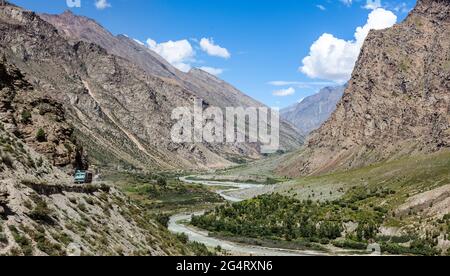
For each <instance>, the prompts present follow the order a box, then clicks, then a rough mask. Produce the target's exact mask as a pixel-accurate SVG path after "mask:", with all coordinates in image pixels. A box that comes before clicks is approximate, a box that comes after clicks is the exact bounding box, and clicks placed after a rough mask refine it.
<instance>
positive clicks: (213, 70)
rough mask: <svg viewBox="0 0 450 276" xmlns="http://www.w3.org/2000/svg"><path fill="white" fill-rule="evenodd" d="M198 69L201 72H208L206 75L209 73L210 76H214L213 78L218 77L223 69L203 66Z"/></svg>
mask: <svg viewBox="0 0 450 276" xmlns="http://www.w3.org/2000/svg"><path fill="white" fill-rule="evenodd" d="M199 69H201V70H203V71H205V72H208V73H210V74H211V75H214V76H218V75H220V74H222V73H223V69H221V68H214V67H208V66H203V67H200V68H199Z"/></svg>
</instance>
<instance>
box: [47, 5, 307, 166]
mask: <svg viewBox="0 0 450 276" xmlns="http://www.w3.org/2000/svg"><path fill="white" fill-rule="evenodd" d="M40 17H42V18H43V19H44V20H45V21H47V22H49V23H51V24H52V25H54V26H55V27H56V28H57V29H58V30H59V32H60V33H61V34H62V35H63V36H64V37H66V39H68V40H69V41H71V42H72V43H76V42H78V41H85V42H89V43H94V44H97V45H99V46H101V47H102V48H104V49H106V50H107V52H108V53H110V54H113V55H116V56H119V57H122V58H124V59H126V60H129V61H131V62H132V63H133V64H136V65H137V66H138V67H139V68H141V69H143V70H144V71H145V72H147V73H148V74H151V75H154V76H159V77H161V78H162V79H163V80H164V81H166V82H169V83H173V84H176V85H178V86H180V87H182V88H183V89H185V90H186V91H189V92H191V93H192V94H193V95H195V96H196V97H198V98H200V99H203V100H204V101H205V103H206V105H209V106H218V107H222V108H225V107H259V106H263V104H262V103H260V102H258V101H256V100H254V99H252V98H251V97H249V96H247V95H245V94H244V93H242V92H241V91H239V90H238V89H236V88H235V87H233V86H232V85H230V84H228V83H226V82H225V81H223V80H221V79H219V78H218V77H216V76H213V75H211V74H209V73H207V72H205V71H202V70H200V69H196V68H193V69H191V70H190V71H189V72H188V73H184V72H181V71H179V70H178V69H176V68H175V67H173V66H172V65H171V64H169V63H168V62H167V61H165V60H164V59H163V58H162V57H160V56H159V55H158V54H157V53H155V52H153V51H152V50H150V49H149V48H147V47H146V46H144V45H142V44H141V43H139V42H137V41H136V40H134V39H131V38H129V37H127V36H125V35H117V36H115V35H113V34H111V33H110V32H109V31H108V30H106V29H105V28H103V27H102V26H101V25H100V24H98V23H97V22H95V21H94V20H92V19H89V18H86V17H83V16H78V15H75V14H73V13H72V12H70V11H67V12H64V13H63V14H60V15H50V14H41V15H40ZM280 132H281V133H280V135H281V137H280V140H281V145H282V148H283V149H284V150H293V149H296V148H297V147H298V146H299V145H301V144H302V142H303V137H302V136H301V135H300V134H299V132H298V131H297V130H296V129H295V127H293V126H292V125H291V124H289V123H287V122H286V121H282V122H281V128H280ZM235 146H238V145H235ZM222 147H223V146H222ZM249 147H250V149H249ZM229 150H230V149H225V150H222V151H224V152H227V151H229ZM239 151H241V152H242V153H241V155H242V154H243V155H249V156H251V157H256V154H255V152H254V145H253V146H252V145H244V146H240V147H239ZM234 154H236V153H234ZM236 155H239V154H236Z"/></svg>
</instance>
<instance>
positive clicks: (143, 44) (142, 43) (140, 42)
mask: <svg viewBox="0 0 450 276" xmlns="http://www.w3.org/2000/svg"><path fill="white" fill-rule="evenodd" d="M133 40H134V41H135V42H136V43H137V44H139V45H142V46H145V43H144V42H142V41H140V40H139V39H133Z"/></svg>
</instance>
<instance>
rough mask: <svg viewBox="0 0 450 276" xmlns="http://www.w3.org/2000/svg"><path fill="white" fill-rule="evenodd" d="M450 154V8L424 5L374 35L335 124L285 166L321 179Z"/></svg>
mask: <svg viewBox="0 0 450 276" xmlns="http://www.w3.org/2000/svg"><path fill="white" fill-rule="evenodd" d="M449 146H450V1H448V0H419V1H418V3H417V6H416V7H415V9H414V10H413V11H412V12H411V13H410V14H409V16H408V17H407V18H406V20H405V21H404V22H402V23H400V24H398V25H395V26H394V27H392V28H389V29H386V30H379V31H371V32H370V34H369V35H368V37H367V39H366V41H365V43H364V46H363V48H362V51H361V54H360V56H359V59H358V61H357V63H356V66H355V69H354V71H353V74H352V78H351V80H350V81H349V84H348V87H347V89H346V90H345V93H344V96H343V99H342V100H341V101H340V102H339V104H338V106H337V110H336V111H335V112H334V113H333V115H332V117H331V118H330V119H329V120H328V121H327V122H326V123H325V124H324V125H323V126H322V127H321V128H320V129H319V130H318V131H317V132H315V133H314V135H313V136H312V137H311V138H310V139H309V141H308V142H307V146H306V147H305V149H304V150H303V151H302V152H301V153H299V154H298V155H297V156H295V157H294V158H291V159H289V160H287V161H285V162H284V164H282V165H281V166H280V168H279V172H280V173H282V174H285V175H290V176H299V175H305V174H319V173H323V172H328V171H333V170H343V169H349V168H354V167H360V166H364V165H368V164H372V163H374V162H377V161H382V160H386V159H392V158H397V157H400V156H411V155H413V154H415V153H419V152H420V153H430V152H435V151H440V150H443V149H447V148H449Z"/></svg>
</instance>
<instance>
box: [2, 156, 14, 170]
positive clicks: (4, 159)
mask: <svg viewBox="0 0 450 276" xmlns="http://www.w3.org/2000/svg"><path fill="white" fill-rule="evenodd" d="M1 160H2V163H3V164H5V165H6V166H7V167H8V168H10V169H14V160H13V159H12V157H11V156H10V155H9V154H2V156H1Z"/></svg>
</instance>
